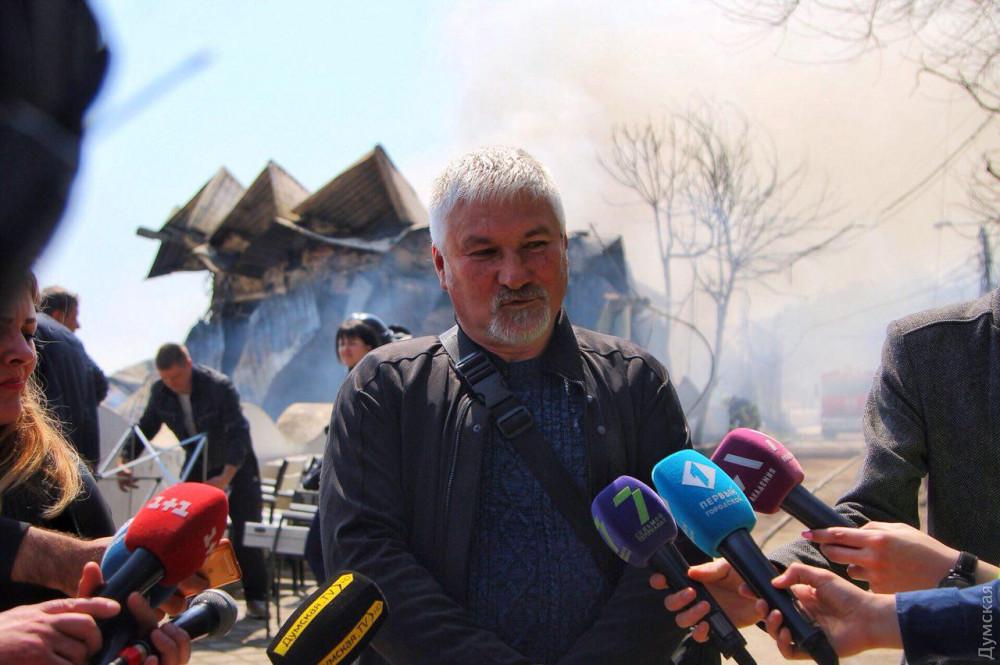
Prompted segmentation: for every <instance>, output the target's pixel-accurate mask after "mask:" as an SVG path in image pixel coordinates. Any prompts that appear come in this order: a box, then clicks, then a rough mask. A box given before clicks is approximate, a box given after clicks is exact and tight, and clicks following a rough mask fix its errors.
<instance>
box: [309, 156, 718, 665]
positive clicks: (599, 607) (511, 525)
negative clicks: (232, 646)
mask: <svg viewBox="0 0 1000 665" xmlns="http://www.w3.org/2000/svg"><path fill="white" fill-rule="evenodd" d="M430 217H431V238H432V247H431V252H432V257H433V261H434V268H435V270H436V272H437V275H438V278H439V281H440V284H441V287H442V289H443V290H444V291H445V292H447V293H448V295H449V297H450V298H451V302H452V305H453V306H454V309H455V315H456V319H457V322H458V326H456V328H453V329H452V330H450V331H448V332H445V333H443V334H442V336H441V337H440V338H438V337H422V338H415V339H411V340H407V341H400V342H396V343H393V344H388V345H385V346H381V347H379V348H377V349H374V350H372V351H370V352H369V353H368V354H367V355H366V356H365V357H364V358H363V359H362V360H361V361H360V362H359V363H358V365H357V366H356V367H355V368H354V370H353V371H352V372H351V373H350V374H349V375H348V377H347V380H346V381H345V382H344V384H343V386H342V387H341V389H340V393H339V394H338V396H337V400H336V402H335V405H334V411H333V417H332V420H331V425H330V438H329V442H328V445H327V451H326V456H325V458H324V463H323V477H322V487H321V492H320V511H321V515H322V517H321V519H322V525H323V529H322V535H323V552H324V555H325V558H326V565H327V569H328V570H339V569H342V568H348V569H352V570H357V571H359V572H362V573H364V574H365V575H367V576H369V577H370V578H371V579H372V580H374V581H375V582H376V583H377V584H378V585H379V587H380V588H381V589H382V590H383V592H384V593H385V597H386V601H387V605H388V606H389V607H390V608H391V611H390V613H389V615H388V618H387V620H386V622H385V624H384V625H383V626H382V629H381V630H380V631H379V633H378V635H376V636H375V638H374V639H373V641H372V648H370V649H369V650H368V652H366V653H365V654H364V655H363V656H362V657H361V661H362V663H365V664H370V663H386V662H388V663H392V664H393V665H407V664H411V663H413V664H416V663H430V662H434V663H442V664H445V663H451V664H456V665H457V664H462V665H468V664H469V663H495V664H518V665H522V664H528V663H556V662H559V663H563V664H565V665H568V664H571V663H579V664H581V665H582V664H584V663H586V664H587V665H592V664H593V663H630V664H633V665H643V664H652V663H666V662H668V661H669V659H670V655H671V652H672V650H673V648H674V647H675V646H676V645H677V644H678V643H679V642H680V641H681V639H682V637H683V635H684V633H683V631H680V630H678V629H677V628H676V627H675V626H674V625H673V622H672V619H671V617H669V616H668V615H666V614H665V613H664V612H663V611H662V606H661V601H660V598H659V594H658V593H657V592H654V591H653V590H651V589H650V588H649V587H648V585H647V584H646V577H647V575H646V574H645V573H643V572H642V571H639V570H638V569H635V568H629V567H627V566H626V565H625V564H624V563H623V562H622V561H621V560H620V559H618V558H617V557H616V556H614V554H613V553H611V551H610V549H608V548H607V547H605V546H604V545H603V544H600V543H599V541H598V543H597V546H596V547H594V548H592V547H590V546H589V545H588V544H586V543H585V542H584V540H583V538H584V536H580V537H578V536H577V533H578V532H577V531H575V530H574V528H573V527H572V526H571V525H570V522H569V520H568V519H567V518H564V517H563V515H562V514H561V512H560V511H559V510H557V509H556V508H555V506H554V503H553V501H552V499H551V497H550V495H549V494H548V493H547V491H546V489H545V488H544V487H543V485H542V483H540V482H539V480H538V479H537V478H536V476H535V475H534V473H533V472H532V471H531V470H529V467H528V466H527V464H526V463H525V462H524V458H523V457H522V456H521V455H520V453H519V452H518V449H517V448H516V447H515V443H514V442H513V441H512V440H511V439H508V438H507V436H508V435H509V432H510V430H508V434H501V432H500V430H499V429H498V428H499V425H497V423H496V422H494V420H493V418H492V417H491V415H490V412H489V410H488V409H487V407H486V406H485V405H484V404H482V403H481V402H480V401H479V399H478V397H477V396H476V395H475V394H474V393H473V392H472V391H471V390H470V388H469V384H468V383H467V382H466V380H463V379H460V378H459V375H458V374H457V373H456V370H455V367H454V366H453V364H452V362H451V360H450V351H449V350H448V347H447V346H446V345H450V344H451V342H452V341H454V342H456V344H457V345H458V347H459V350H462V348H463V347H464V348H465V349H468V350H472V349H475V350H476V351H474V352H472V355H475V354H477V353H478V354H480V355H478V356H477V357H479V358H480V359H486V360H488V361H489V362H490V363H492V365H493V366H494V367H495V368H496V369H497V371H498V374H493V375H492V376H494V377H500V378H502V379H503V380H504V381H505V382H506V384H507V385H508V386H509V390H510V392H511V393H512V394H513V396H514V397H515V399H516V402H518V403H520V404H521V405H522V407H526V409H527V411H526V412H527V413H530V416H531V424H530V427H534V428H537V430H538V432H537V433H538V434H539V435H541V436H542V437H544V438H543V440H542V441H541V443H544V444H546V445H548V446H549V447H550V448H551V453H552V455H553V456H554V457H555V464H556V465H558V466H559V467H561V469H555V468H552V466H551V465H549V469H550V470H551V471H552V472H554V473H558V472H559V471H560V470H561V471H562V473H563V474H565V475H566V476H568V478H569V480H568V481H567V484H571V485H572V486H573V490H574V491H575V492H576V493H577V494H578V498H579V502H580V505H581V506H582V509H583V510H584V511H585V514H586V516H587V517H586V520H585V521H586V522H588V523H589V524H590V526H591V527H592V522H591V518H590V512H589V506H590V501H591V499H592V498H593V497H594V496H595V495H596V494H597V493H598V492H599V491H600V490H601V489H603V488H604V487H605V486H606V485H607V484H608V483H610V482H611V481H613V480H614V479H615V478H617V477H618V476H620V475H623V474H630V475H633V476H636V477H638V478H642V479H645V480H646V481H647V482H649V474H650V469H651V468H652V466H653V464H655V463H656V462H657V461H659V460H660V459H661V458H662V457H664V456H666V455H668V454H670V453H671V452H674V451H676V450H679V449H681V448H686V447H689V446H690V443H689V437H688V429H687V423H686V421H685V418H684V415H683V413H682V412H681V409H680V405H679V403H678V400H677V396H676V393H675V391H674V389H673V386H672V385H671V383H670V380H669V378H668V376H667V373H666V371H665V369H664V368H663V367H662V366H661V365H660V363H659V362H657V361H656V360H655V359H654V358H653V357H652V356H650V355H649V354H648V353H647V352H645V351H643V350H642V349H640V348H638V347H637V346H635V345H633V344H631V343H629V342H627V341H625V340H621V339H618V338H615V337H611V336H608V335H602V334H599V333H596V332H593V331H589V330H585V329H583V328H578V327H575V326H573V325H572V324H571V323H570V321H569V318H568V317H567V315H566V312H565V311H563V309H562V303H563V298H564V296H565V293H566V287H567V279H568V257H567V236H566V231H565V220H564V217H563V207H562V202H561V199H560V196H559V193H558V191H557V189H556V187H555V185H554V183H553V182H552V179H551V177H550V176H549V174H548V172H547V171H546V170H545V168H544V167H543V166H542V165H541V164H540V163H539V162H537V161H536V160H535V159H534V158H532V157H531V156H530V155H528V154H527V153H525V152H524V151H522V150H518V149H514V148H484V149H481V150H479V151H476V152H473V153H471V154H468V155H466V156H464V157H462V158H460V159H458V160H456V161H455V162H453V163H452V164H450V165H449V166H448V167H447V169H446V170H445V173H444V174H443V175H442V176H441V177H439V178H438V180H437V181H436V183H435V186H434V194H433V197H432V201H431V206H430ZM453 350H454V349H453ZM462 355H463V356H464V357H469V356H466V355H465V353H464V351H463V353H462ZM467 379H468V377H467ZM526 412H525V411H524V410H521V411H519V413H520V414H521V416H522V417H523V414H524V413H526ZM522 422H523V420H522ZM514 436H520V435H513V436H512V438H513V437H514ZM594 533H596V531H595V532H594ZM590 535H593V534H590ZM688 554H689V555H691V556H694V553H693V552H692V551H691V550H688ZM695 560H704V557H703V556H702V557H701V558H700V559H695ZM372 651H374V653H373V652H372ZM716 657H717V656H716Z"/></svg>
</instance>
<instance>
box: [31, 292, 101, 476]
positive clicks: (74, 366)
mask: <svg viewBox="0 0 1000 665" xmlns="http://www.w3.org/2000/svg"><path fill="white" fill-rule="evenodd" d="M39 309H40V310H41V311H40V312H39V313H38V315H37V317H38V330H37V331H36V335H35V339H36V344H37V347H38V370H37V372H38V378H39V384H40V387H41V389H42V392H43V393H44V395H45V399H46V401H47V402H48V407H49V409H50V410H51V411H52V413H53V415H54V416H55V418H56V420H58V421H59V424H60V425H61V427H62V430H63V432H64V433H65V434H66V437H67V438H68V439H69V440H70V442H71V443H72V444H73V446H74V447H75V448H76V450H77V452H79V453H80V456H81V457H82V458H83V460H84V461H85V462H86V463H87V464H88V465H89V466H90V468H91V469H93V468H95V467H96V466H97V464H98V463H99V462H100V457H101V434H100V423H99V417H98V407H99V406H100V403H101V402H102V401H104V398H105V397H107V395H108V380H107V378H105V376H104V372H102V371H101V368H100V367H98V366H97V363H95V362H94V361H93V360H92V359H91V357H90V356H89V355H88V354H87V351H86V349H84V347H83V343H82V342H81V341H80V339H79V338H78V337H77V336H76V335H75V334H74V332H75V331H76V330H78V329H79V328H80V323H79V310H80V299H79V297H77V296H76V294H73V293H70V292H69V291H67V290H66V289H64V288H62V287H60V286H50V287H47V288H45V289H44V290H43V291H42V301H41V305H40V307H39Z"/></svg>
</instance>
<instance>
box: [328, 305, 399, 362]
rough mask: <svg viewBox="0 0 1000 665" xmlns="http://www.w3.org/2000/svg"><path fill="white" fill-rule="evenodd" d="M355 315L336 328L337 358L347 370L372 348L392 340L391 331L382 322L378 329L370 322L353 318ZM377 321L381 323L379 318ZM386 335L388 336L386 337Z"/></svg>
mask: <svg viewBox="0 0 1000 665" xmlns="http://www.w3.org/2000/svg"><path fill="white" fill-rule="evenodd" d="M356 316H358V315H356V314H355V315H352V318H350V319H347V320H346V321H344V322H343V323H341V324H340V327H339V328H337V358H338V359H340V362H341V363H342V364H344V365H345V366H346V367H347V369H348V370H351V369H354V366H355V365H357V364H358V362H359V361H360V360H361V359H362V358H364V357H365V354H366V353H368V352H369V351H371V350H372V349H374V348H376V347H379V346H382V345H383V344H385V343H386V342H387V341H392V338H391V333H389V329H388V328H386V327H385V324H382V329H381V331H379V330H378V329H377V328H376V327H374V326H373V324H372V323H370V322H366V321H364V320H362V319H360V318H354V317H356ZM368 316H372V315H368ZM373 318H374V317H373ZM370 320H371V319H370ZM378 323H382V322H381V320H379V321H378ZM386 335H390V337H389V338H388V339H386Z"/></svg>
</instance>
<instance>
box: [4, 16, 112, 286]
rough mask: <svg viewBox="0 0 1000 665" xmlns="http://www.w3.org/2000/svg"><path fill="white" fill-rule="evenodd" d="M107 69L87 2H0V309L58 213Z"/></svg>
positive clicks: (103, 45) (105, 49)
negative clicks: (88, 111)
mask: <svg viewBox="0 0 1000 665" xmlns="http://www.w3.org/2000/svg"><path fill="white" fill-rule="evenodd" d="M107 66H108V50H107V47H106V45H105V43H104V39H103V37H102V35H101V31H100V28H99V26H98V25H97V21H96V20H95V19H94V15H93V13H92V12H91V11H90V8H89V7H88V6H87V3H86V2H84V0H6V1H5V2H0V182H3V187H2V188H0V238H3V242H0V305H6V304H7V303H6V302H4V299H5V298H7V297H9V296H10V295H11V293H12V288H11V287H12V286H16V285H17V283H18V281H19V280H20V279H21V274H22V273H23V272H25V271H27V270H28V269H29V267H30V266H31V265H32V263H34V260H35V258H36V257H37V256H38V255H39V253H41V250H42V248H43V247H44V246H45V243H46V242H47V241H48V240H49V238H50V237H51V235H52V233H53V231H54V230H55V228H56V225H57V224H58V222H59V219H60V217H61V216H62V212H63V209H64V208H65V206H66V201H67V199H68V196H69V189H70V184H71V183H72V181H73V177H74V176H75V175H76V170H77V167H78V165H79V163H80V148H81V144H82V135H83V126H84V112H85V111H86V109H87V107H88V106H89V105H90V103H91V101H93V99H94V97H95V96H96V95H97V91H98V90H99V89H100V86H101V83H102V82H103V80H104V74H105V72H106V70H107Z"/></svg>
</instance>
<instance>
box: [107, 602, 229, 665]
mask: <svg viewBox="0 0 1000 665" xmlns="http://www.w3.org/2000/svg"><path fill="white" fill-rule="evenodd" d="M237 614H238V608H237V607H236V601H235V600H233V597H232V596H230V595H229V594H228V593H226V592H225V591H221V590H219V589H208V590H207V591H203V592H201V593H200V594H198V595H197V596H195V598H194V599H193V600H192V601H191V605H190V606H189V607H188V608H187V609H186V610H184V611H183V612H182V613H181V614H179V615H178V616H176V617H174V618H173V619H172V620H171V621H169V622H167V623H165V624H163V625H162V626H160V630H161V631H162V632H163V633H164V634H166V633H167V631H170V632H171V634H173V635H176V634H178V632H179V634H181V635H183V636H184V638H185V639H184V640H183V644H182V645H181V646H182V647H184V649H182V650H181V654H182V656H183V654H185V653H186V654H187V656H188V657H190V653H191V642H192V641H194V640H197V639H201V638H202V637H219V636H222V635H227V634H229V631H230V630H232V629H233V625H235V623H236V616H237ZM158 637H161V639H157V638H158ZM164 642H165V640H164V639H163V638H162V636H158V635H157V632H156V631H153V633H152V635H151V639H150V640H148V641H146V640H140V641H138V642H136V643H135V644H131V645H129V646H128V647H126V648H125V649H122V650H121V651H120V652H119V654H118V657H117V658H115V659H114V660H113V661H111V665H142V663H143V662H145V661H146V659H147V658H148V657H149V656H151V655H156V656H159V657H160V658H161V660H162V659H163V657H164V655H165V650H164V646H163V644H164ZM168 646H169V645H168ZM186 661H187V659H186V658H183V659H182V660H180V662H181V663H183V662H186ZM163 665H166V663H163Z"/></svg>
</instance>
